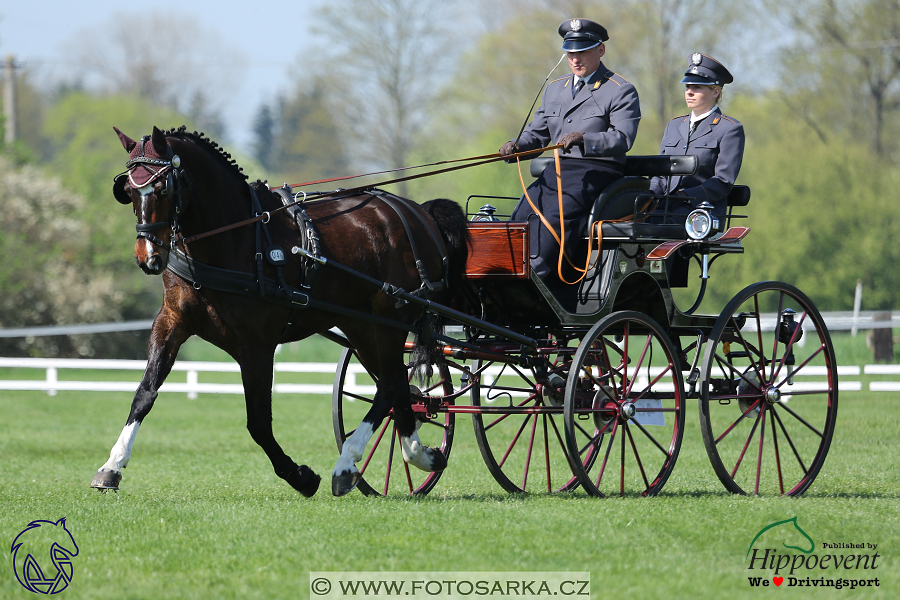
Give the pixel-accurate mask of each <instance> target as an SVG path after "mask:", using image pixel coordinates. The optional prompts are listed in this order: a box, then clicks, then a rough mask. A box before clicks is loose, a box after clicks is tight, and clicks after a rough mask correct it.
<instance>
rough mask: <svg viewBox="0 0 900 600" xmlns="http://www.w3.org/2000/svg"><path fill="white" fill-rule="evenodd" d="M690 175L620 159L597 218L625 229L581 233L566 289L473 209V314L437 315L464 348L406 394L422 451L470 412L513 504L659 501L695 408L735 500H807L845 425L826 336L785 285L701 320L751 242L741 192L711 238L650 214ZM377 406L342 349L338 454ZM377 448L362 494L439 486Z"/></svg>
mask: <svg viewBox="0 0 900 600" xmlns="http://www.w3.org/2000/svg"><path fill="white" fill-rule="evenodd" d="M540 160H542V159H536V160H535V161H533V165H538V164H539V161H540ZM542 168H543V166H542V165H541V166H537V168H536V167H535V166H533V167H532V174H533V175H534V174H536V173H539V172H540V170H541V169H542ZM695 169H696V163H695V158H694V157H692V156H686V157H661V156H647V157H629V158H628V162H627V166H626V175H627V176H626V177H625V178H624V179H622V180H620V181H619V182H617V183H616V184H614V185H613V186H610V187H609V188H608V189H607V190H606V191H605V192H604V193H603V194H602V195H601V196H600V197H599V198H598V199H597V201H596V208H597V210H598V214H599V208H600V207H602V206H604V205H608V204H610V203H616V204H623V203H624V204H626V205H629V206H632V207H633V210H630V211H628V212H631V213H633V216H632V217H630V218H628V219H621V220H616V221H611V222H606V223H602V225H600V226H599V228H595V231H594V232H586V235H585V244H589V243H590V244H591V246H590V248H591V257H590V258H591V261H590V264H591V265H592V266H591V268H590V270H589V272H588V273H587V274H586V276H585V277H584V279H583V280H582V281H581V282H580V283H579V284H578V285H577V286H571V289H570V290H569V291H565V292H562V293H560V291H559V290H553V291H551V290H550V289H548V288H547V286H546V285H545V284H544V282H543V281H541V280H540V279H539V278H537V277H536V276H535V275H534V274H533V273H532V272H531V270H530V268H529V259H530V257H529V254H528V248H529V245H528V228H529V225H530V224H526V223H511V222H508V221H501V220H498V219H497V218H496V217H495V216H494V214H493V211H492V210H491V209H492V207H490V206H489V205H487V206H485V207H483V208H482V210H480V211H479V212H477V213H475V214H472V213H471V212H470V211H468V210H467V212H468V213H469V215H470V217H471V219H472V220H471V222H470V225H469V228H470V233H471V234H472V252H471V254H470V257H469V260H468V265H467V269H466V281H465V291H464V295H465V306H466V309H465V310H464V311H463V313H462V314H460V313H457V312H455V311H448V310H443V309H444V307H441V306H435V305H430V308H429V310H432V311H434V312H436V313H438V314H443V315H444V316H448V317H449V318H450V320H451V322H452V323H451V324H452V325H453V326H455V327H451V328H450V330H451V331H455V334H453V337H454V338H455V340H456V341H455V342H454V341H453V340H447V339H446V338H445V339H444V340H443V341H442V342H441V353H440V358H439V359H437V360H435V361H434V364H432V365H431V368H432V374H433V377H432V378H431V380H430V382H429V383H428V385H426V386H417V385H415V383H413V384H411V386H410V393H411V398H412V401H413V408H414V410H415V411H416V414H417V416H418V420H419V435H420V436H422V439H423V442H424V443H426V444H427V445H429V446H432V447H435V448H439V449H440V450H441V452H443V453H444V454H445V456H448V457H449V455H450V450H451V447H452V442H453V434H454V428H455V425H456V422H455V416H456V415H457V414H459V413H465V414H471V415H472V419H473V424H474V430H475V437H476V440H477V442H478V446H479V449H480V451H481V454H482V456H483V458H484V461H485V463H486V464H487V467H488V469H489V470H490V472H491V474H492V475H493V476H494V478H495V479H496V480H497V482H498V483H499V484H500V485H501V486H502V487H503V489H505V490H507V491H510V492H524V491H543V492H557V491H566V490H572V489H574V488H576V487H578V486H581V487H583V488H584V489H585V490H586V491H587V492H588V493H590V494H592V495H597V496H604V495H615V494H620V495H626V494H639V495H654V494H656V493H658V492H659V491H660V490H661V489H662V487H663V486H664V485H665V483H666V480H667V479H668V477H669V475H670V474H671V472H672V469H673V468H674V466H675V462H676V459H677V458H678V453H679V449H680V446H681V442H682V436H683V433H684V428H685V418H686V413H687V410H688V407H689V406H692V405H693V403H694V402H695V401H696V403H697V405H698V407H699V417H700V429H701V432H702V435H703V441H704V444H705V446H706V450H707V453H708V455H709V459H710V461H711V463H712V466H713V468H714V470H715V472H716V474H717V476H718V478H719V479H720V480H721V482H722V484H723V485H724V486H725V488H726V489H727V490H729V491H730V492H734V493H776V494H786V495H798V494H802V493H803V492H804V491H806V489H807V488H808V487H809V486H810V485H811V484H812V482H813V480H814V479H815V478H816V475H817V474H818V472H819V470H820V469H821V467H822V464H823V462H824V460H825V457H826V454H827V452H828V448H829V445H830V443H831V437H832V434H833V431H834V423H835V415H836V412H837V400H838V381H837V366H836V363H835V357H834V351H833V348H832V344H831V340H830V337H829V334H828V331H827V328H826V326H825V323H824V321H823V320H822V317H821V315H820V314H819V312H818V311H817V310H816V308H815V306H814V305H813V304H812V302H811V301H810V300H809V298H808V297H807V296H806V295H804V294H803V293H802V292H800V291H799V290H797V289H796V288H794V287H792V286H790V285H788V284H785V283H779V282H760V283H755V284H753V285H750V286H748V287H747V288H745V289H744V290H743V291H741V292H740V293H738V294H737V295H736V296H735V297H734V298H733V299H732V300H731V301H730V302H728V303H727V304H726V306H725V308H724V309H723V310H722V312H721V313H720V314H718V315H702V314H698V313H697V312H696V311H697V308H698V307H699V306H700V303H701V301H702V299H703V296H704V293H705V290H706V283H707V280H708V278H709V270H710V266H711V265H712V263H713V262H714V261H715V260H717V259H718V258H720V257H721V256H724V255H726V254H740V253H742V252H743V247H742V239H743V237H744V236H745V235H746V234H747V233H748V232H749V229H748V228H747V227H743V226H740V225H737V223H740V222H741V221H739V219H740V218H742V216H741V215H737V214H734V213H736V212H740V210H741V208H742V207H744V206H746V205H747V203H748V202H749V199H750V191H749V189H748V188H746V187H744V186H735V188H734V190H733V192H732V193H731V195H730V196H729V199H728V204H729V209H728V211H729V212H728V216H727V218H726V219H724V222H723V223H721V227H719V223H718V222H716V221H715V219H714V218H713V217H712V216H711V215H710V214H709V213H708V212H705V211H701V212H698V213H695V214H692V215H691V216H690V217H689V221H690V222H691V223H692V224H693V226H688V227H686V226H685V223H684V221H680V222H676V223H666V221H665V219H659V218H654V219H650V218H647V217H648V212H649V209H648V207H650V206H654V207H655V208H656V211H657V212H656V214H657V215H658V214H659V213H660V212H663V213H664V212H665V211H664V206H665V202H666V200H667V199H665V198H663V199H654V198H652V197H651V196H650V194H649V192H648V190H649V180H648V179H647V177H649V176H653V175H667V174H673V175H675V174H690V173H692V172H693V170H695ZM490 199H491V198H490V197H485V196H479V197H473V198H470V202H471V201H472V200H474V201H475V202H476V205H477V204H481V203H482V202H485V201H490ZM660 201H661V202H662V203H663V204H662V205H660V204H659V202H660ZM593 221H594V219H591V222H593ZM660 221H662V222H660ZM531 225H532V226H533V224H531ZM599 232H602V236H598V235H597V233H599ZM591 235H593V236H594V239H593V240H589V238H590V237H591ZM598 237H599V238H600V240H602V241H600V240H598V239H597V238H598ZM598 242H600V243H599V245H598ZM691 265H696V266H697V267H699V270H700V277H701V284H700V290H699V293H698V296H697V298H696V301H695V302H694V303H693V305H692V306H690V307H688V308H686V309H684V310H682V309H680V308H679V307H678V306H676V303H675V301H674V299H673V295H672V289H673V288H678V287H685V286H687V284H688V272H689V268H690V266H691ZM408 346H409V347H410V349H411V347H412V344H408ZM360 378H362V379H363V380H364V381H362V382H360ZM411 379H412V377H411ZM372 394H374V382H373V381H372V380H371V377H370V376H368V375H367V374H366V372H365V370H364V369H363V368H362V367H361V365H360V364H359V361H358V359H357V358H356V356H355V351H354V350H353V349H352V348H349V347H348V348H347V349H345V351H344V352H343V354H342V356H341V360H340V363H339V368H338V370H337V373H336V376H335V382H334V392H333V415H334V429H335V436H336V439H337V443H338V448H339V449H340V448H341V446H342V444H343V441H344V440H345V439H346V436H347V433H348V431H349V430H350V429H352V427H354V426H355V425H356V424H357V423H359V421H360V415H361V414H363V412H364V409H365V407H366V406H367V403H368V402H371V397H372ZM372 440H373V441H372V443H371V445H370V448H369V449H368V450H367V454H366V457H365V460H364V463H363V464H362V466H361V467H360V471H361V473H362V475H363V478H362V480H361V481H360V482H359V487H360V489H361V490H362V491H363V492H364V493H366V494H387V493H388V492H389V491H390V490H391V489H402V490H405V491H407V492H409V493H412V494H425V493H428V492H429V491H430V490H431V489H432V488H433V487H434V486H435V484H436V483H437V481H438V479H439V478H440V473H439V472H438V473H421V472H418V471H416V470H414V469H413V470H410V469H409V468H408V467H407V466H406V465H405V463H403V459H402V457H400V455H399V450H398V449H397V447H398V444H396V434H395V433H394V432H393V431H392V422H391V420H390V419H388V420H386V421H385V423H384V424H383V425H382V428H381V430H380V431H379V432H376V434H375V435H374V436H373V438H372Z"/></svg>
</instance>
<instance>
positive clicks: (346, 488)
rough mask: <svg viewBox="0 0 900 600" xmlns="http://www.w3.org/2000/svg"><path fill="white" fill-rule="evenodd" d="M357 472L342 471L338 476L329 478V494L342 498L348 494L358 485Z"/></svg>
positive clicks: (358, 476)
mask: <svg viewBox="0 0 900 600" xmlns="http://www.w3.org/2000/svg"><path fill="white" fill-rule="evenodd" d="M359 480H360V475H359V472H358V471H344V472H343V473H341V474H340V475H332V476H331V493H332V494H333V495H335V496H343V495H344V494H347V493H349V492H350V491H352V490H353V488H355V487H356V485H357V484H358V483H359Z"/></svg>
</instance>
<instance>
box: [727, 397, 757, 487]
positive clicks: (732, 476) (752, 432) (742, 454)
mask: <svg viewBox="0 0 900 600" xmlns="http://www.w3.org/2000/svg"><path fill="white" fill-rule="evenodd" d="M760 412H762V411H760ZM757 425H759V415H756V421H754V422H753V428H752V429H750V435H748V436H747V441H746V442H744V449H743V450H741V455H740V456H739V457H738V460H737V462H736V463H735V465H734V470H733V471H732V472H731V478H732V479H734V476H735V474H736V473H737V471H738V469H739V468H740V467H741V462H743V460H744V454H745V453H746V452H747V447H748V446H749V445H750V440H752V439H753V434H754V433H756V426H757Z"/></svg>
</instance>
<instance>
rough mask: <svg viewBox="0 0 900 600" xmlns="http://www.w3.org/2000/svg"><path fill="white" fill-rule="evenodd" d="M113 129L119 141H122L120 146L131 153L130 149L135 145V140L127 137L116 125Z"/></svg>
mask: <svg viewBox="0 0 900 600" xmlns="http://www.w3.org/2000/svg"><path fill="white" fill-rule="evenodd" d="M113 129H114V130H115V132H116V134H117V135H118V136H119V141H120V142H122V147H123V148H125V150H126V151H127V152H128V154H131V151H132V150H134V147H135V146H137V142H136V141H134V140H133V139H131V138H130V137H128V136H127V135H125V134H124V133H122V132H121V131H119V128H118V127H113Z"/></svg>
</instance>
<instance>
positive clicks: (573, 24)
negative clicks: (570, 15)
mask: <svg viewBox="0 0 900 600" xmlns="http://www.w3.org/2000/svg"><path fill="white" fill-rule="evenodd" d="M569 25H570V26H571V27H572V31H581V21H580V20H578V19H572V22H571V23H570V24H569Z"/></svg>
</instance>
